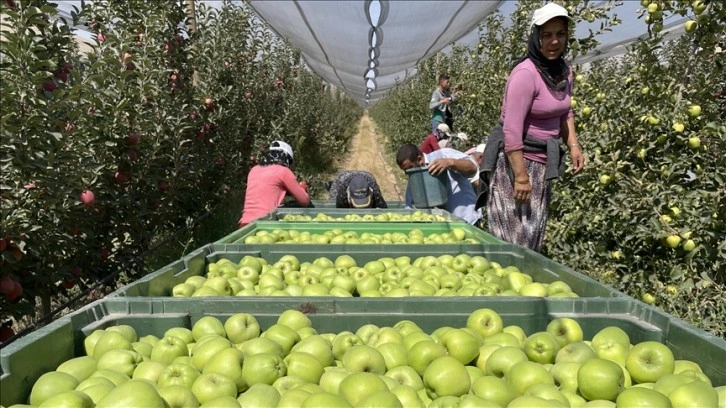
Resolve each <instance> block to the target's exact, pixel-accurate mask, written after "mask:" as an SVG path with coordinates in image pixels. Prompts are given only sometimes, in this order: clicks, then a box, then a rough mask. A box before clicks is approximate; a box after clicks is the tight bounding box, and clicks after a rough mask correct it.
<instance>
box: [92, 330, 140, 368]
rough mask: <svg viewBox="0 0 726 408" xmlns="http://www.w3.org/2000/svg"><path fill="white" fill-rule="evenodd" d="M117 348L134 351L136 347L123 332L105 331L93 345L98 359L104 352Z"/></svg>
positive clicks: (94, 354) (94, 356) (95, 356)
mask: <svg viewBox="0 0 726 408" xmlns="http://www.w3.org/2000/svg"><path fill="white" fill-rule="evenodd" d="M115 349H119V350H129V351H133V349H134V348H133V347H132V346H131V342H130V341H128V339H126V337H124V336H123V335H122V334H121V333H119V332H116V331H104V332H103V333H102V334H101V335H100V337H99V338H98V341H97V342H96V344H95V346H93V358H95V359H96V361H98V360H99V359H100V358H101V356H103V354H104V353H106V352H107V351H109V350H115Z"/></svg>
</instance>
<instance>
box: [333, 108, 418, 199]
mask: <svg viewBox="0 0 726 408" xmlns="http://www.w3.org/2000/svg"><path fill="white" fill-rule="evenodd" d="M337 167H338V170H339V171H343V170H364V171H367V172H369V173H371V174H372V175H373V176H374V177H375V178H376V181H377V182H378V185H379V186H380V187H381V192H382V193H383V198H385V199H386V201H402V200H403V192H404V191H405V188H406V185H405V182H404V181H403V177H404V176H405V174H404V173H403V171H402V170H400V169H399V168H398V166H397V165H396V162H395V159H394V157H393V153H391V152H390V150H389V149H388V142H387V140H386V137H385V135H383V134H382V133H380V132H379V131H378V128H377V127H376V125H375V123H374V122H373V121H372V120H371V118H370V117H369V116H368V113H366V114H364V115H363V117H362V118H361V120H360V123H359V124H358V133H356V135H355V136H353V139H352V140H351V142H350V149H349V151H348V155H347V159H346V160H343V161H341V162H340V163H338V166H337Z"/></svg>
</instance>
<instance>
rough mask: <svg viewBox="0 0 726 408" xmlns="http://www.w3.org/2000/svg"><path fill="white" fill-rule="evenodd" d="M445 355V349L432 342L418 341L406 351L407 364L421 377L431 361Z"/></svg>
mask: <svg viewBox="0 0 726 408" xmlns="http://www.w3.org/2000/svg"><path fill="white" fill-rule="evenodd" d="M445 355H446V349H445V348H444V347H443V346H442V345H440V344H438V343H436V342H434V341H420V342H418V343H416V344H414V345H413V346H412V347H411V348H410V349H409V351H408V362H409V365H410V366H411V367H413V369H414V370H416V372H417V373H418V374H419V375H420V376H423V374H424V372H425V371H426V368H427V367H428V366H429V364H431V362H432V361H434V360H436V359H437V358H439V357H443V356H445Z"/></svg>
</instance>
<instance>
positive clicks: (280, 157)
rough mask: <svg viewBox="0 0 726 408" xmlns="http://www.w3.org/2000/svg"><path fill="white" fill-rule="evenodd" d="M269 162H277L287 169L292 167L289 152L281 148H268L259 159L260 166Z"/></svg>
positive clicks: (267, 164) (269, 163)
mask: <svg viewBox="0 0 726 408" xmlns="http://www.w3.org/2000/svg"><path fill="white" fill-rule="evenodd" d="M271 164H279V165H281V166H285V167H287V168H288V169H291V168H292V165H293V161H292V157H290V155H289V154H287V153H285V152H284V151H282V150H268V151H267V153H265V155H264V156H262V159H261V160H260V166H269V165H271Z"/></svg>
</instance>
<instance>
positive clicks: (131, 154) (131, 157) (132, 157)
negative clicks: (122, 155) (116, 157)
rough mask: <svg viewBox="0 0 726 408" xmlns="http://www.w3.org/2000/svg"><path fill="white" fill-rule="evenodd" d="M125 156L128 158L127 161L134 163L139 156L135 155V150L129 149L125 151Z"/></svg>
mask: <svg viewBox="0 0 726 408" xmlns="http://www.w3.org/2000/svg"><path fill="white" fill-rule="evenodd" d="M126 155H127V156H129V160H131V161H136V159H138V158H139V154H138V153H136V150H132V149H129V150H127V151H126Z"/></svg>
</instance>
